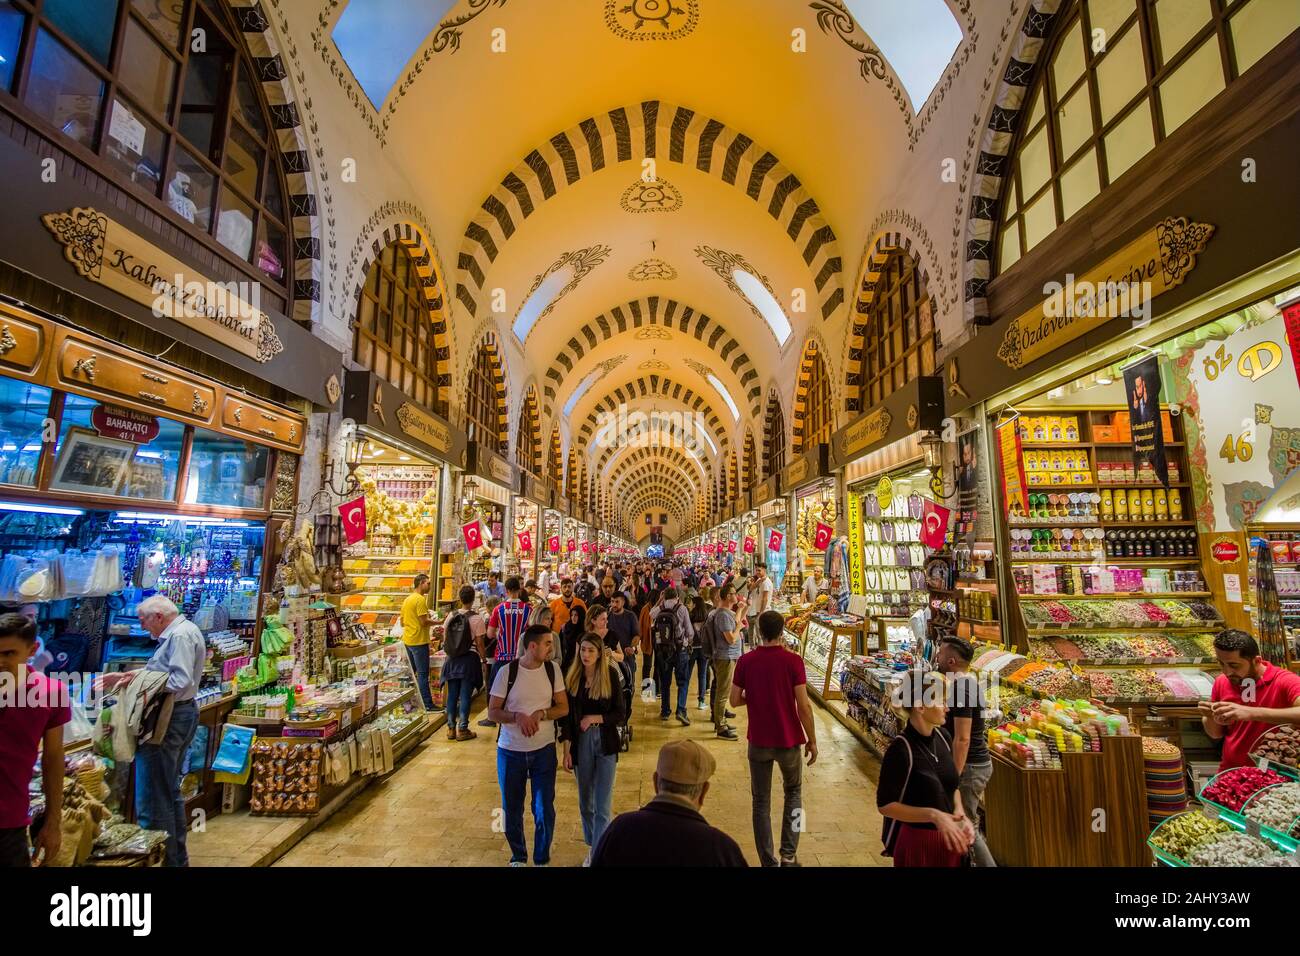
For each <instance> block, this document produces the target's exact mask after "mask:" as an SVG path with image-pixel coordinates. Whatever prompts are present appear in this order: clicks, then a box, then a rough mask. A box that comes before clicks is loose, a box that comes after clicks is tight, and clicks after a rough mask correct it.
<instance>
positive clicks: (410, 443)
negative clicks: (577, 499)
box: [342, 371, 467, 634]
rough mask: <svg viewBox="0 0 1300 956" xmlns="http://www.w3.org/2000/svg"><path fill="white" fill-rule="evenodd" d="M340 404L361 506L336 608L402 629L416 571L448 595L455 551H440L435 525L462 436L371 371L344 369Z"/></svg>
mask: <svg viewBox="0 0 1300 956" xmlns="http://www.w3.org/2000/svg"><path fill="white" fill-rule="evenodd" d="M343 409H344V414H345V416H346V417H347V418H350V419H351V420H352V421H353V422H355V423H356V431H355V434H354V435H353V436H352V439H351V442H352V444H351V445H350V447H348V450H347V455H348V464H349V470H350V474H349V478H350V479H355V481H356V483H357V487H356V491H357V493H358V494H359V495H362V496H364V499H365V510H364V513H363V514H364V522H363V523H362V524H360V525H359V526H357V528H356V529H355V531H354V532H353V534H354V535H355V536H356V537H357V540H356V541H355V542H354V543H352V544H350V545H348V546H347V547H346V550H345V556H344V558H343V562H342V566H343V570H344V571H345V572H347V574H348V577H349V578H350V580H351V583H352V588H353V590H352V591H351V592H349V593H348V594H347V595H345V596H344V597H343V598H342V606H343V608H344V609H345V610H347V611H349V612H352V613H354V614H356V615H357V621H358V623H360V624H362V625H364V626H366V627H368V628H371V629H373V630H375V631H376V632H379V633H384V634H387V633H390V632H393V631H394V629H395V628H397V627H400V621H399V620H398V618H399V616H400V613H401V608H402V601H403V600H405V599H406V597H407V595H409V594H410V593H411V587H412V585H413V583H414V579H415V575H417V574H428V575H430V576H431V577H432V578H433V582H434V583H433V591H432V594H433V595H436V600H437V601H438V603H441V604H447V603H450V602H451V601H453V600H454V597H455V592H454V588H455V585H456V581H455V571H454V563H455V562H454V554H453V553H452V552H449V551H444V552H442V553H440V551H439V541H440V538H439V529H440V528H441V522H442V520H443V515H444V513H445V511H446V507H447V501H448V496H449V495H450V489H451V488H452V487H453V485H452V479H453V474H454V473H458V472H460V471H462V470H463V469H464V468H465V465H466V462H467V455H466V452H467V449H466V443H465V436H464V435H463V434H462V433H461V432H460V431H458V430H457V429H455V428H453V427H452V426H451V425H450V423H448V422H447V421H446V420H445V419H443V418H441V417H440V416H438V415H435V414H433V412H431V411H429V410H428V409H427V408H423V407H422V406H419V405H416V404H414V403H413V402H411V401H409V400H408V399H407V397H406V396H405V395H403V394H402V393H401V392H400V391H398V390H397V389H396V388H394V387H393V386H392V385H390V384H389V383H388V382H387V381H385V380H383V379H381V378H379V377H378V376H377V375H374V374H373V373H371V372H361V371H354V372H349V373H348V375H347V380H346V385H345V398H344V403H343ZM348 494H349V493H347V492H345V494H344V496H343V497H348Z"/></svg>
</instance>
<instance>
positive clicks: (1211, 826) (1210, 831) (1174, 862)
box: [1147, 810, 1231, 866]
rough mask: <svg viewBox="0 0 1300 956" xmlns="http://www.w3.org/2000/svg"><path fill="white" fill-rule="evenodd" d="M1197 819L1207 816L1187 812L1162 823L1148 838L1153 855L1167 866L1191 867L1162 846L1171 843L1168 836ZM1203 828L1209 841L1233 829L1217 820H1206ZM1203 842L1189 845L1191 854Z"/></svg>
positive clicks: (1196, 811) (1190, 811) (1193, 811)
mask: <svg viewBox="0 0 1300 956" xmlns="http://www.w3.org/2000/svg"><path fill="white" fill-rule="evenodd" d="M1196 817H1202V818H1205V815H1204V814H1203V813H1201V811H1200V810H1186V811H1184V812H1182V813H1177V814H1174V816H1172V817H1169V818H1168V819H1167V820H1163V821H1161V822H1160V824H1159V825H1158V826H1157V827H1156V828H1155V829H1154V830H1152V831H1151V835H1150V836H1148V837H1147V846H1148V847H1150V848H1151V853H1152V855H1153V856H1154V857H1155V858H1156V859H1157V860H1158V861H1159V862H1161V863H1163V864H1165V865H1166V866H1189V865H1190V864H1188V862H1187V861H1186V860H1184V859H1183V858H1182V857H1181V856H1179V855H1178V854H1177V853H1174V852H1173V851H1171V850H1169V849H1166V848H1165V846H1162V845H1161V844H1167V843H1169V842H1171V841H1170V840H1168V839H1166V835H1168V834H1170V833H1173V832H1177V831H1178V829H1179V828H1180V827H1183V826H1185V825H1186V823H1187V821H1190V820H1194V819H1195V818H1196ZM1178 821H1183V822H1181V823H1180V822H1178ZM1203 826H1204V828H1205V831H1206V833H1205V839H1208V838H1209V837H1211V836H1213V835H1214V834H1215V833H1226V832H1228V831H1229V830H1230V829H1231V827H1229V826H1228V824H1227V823H1226V822H1224V821H1222V820H1216V819H1214V818H1205V819H1204V823H1203ZM1202 842H1204V840H1201V841H1198V842H1196V843H1194V844H1191V845H1189V846H1188V848H1187V850H1188V852H1189V854H1190V852H1191V851H1192V850H1195V849H1196V847H1198V846H1200V844H1201V843H1202Z"/></svg>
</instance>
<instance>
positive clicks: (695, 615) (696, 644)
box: [687, 594, 713, 710]
mask: <svg viewBox="0 0 1300 956" xmlns="http://www.w3.org/2000/svg"><path fill="white" fill-rule="evenodd" d="M712 610H713V608H712V607H711V606H710V605H709V603H708V601H706V600H705V597H704V595H703V594H696V595H695V601H694V602H693V603H692V604H691V627H693V628H694V629H695V636H694V638H693V639H692V641H691V666H692V667H694V668H696V678H695V681H696V683H695V686H696V693H695V698H696V699H695V705H696V706H697V707H699V709H700V710H704V708H705V707H706V706H708V705H707V704H705V703H704V695H705V694H706V693H707V692H708V690H709V670H710V669H711V662H710V658H708V657H705V656H704V646H703V644H702V642H701V640H700V631H701V629H702V628H703V627H704V622H705V621H707V620H708V619H709V613H710V612H711V611H712ZM689 673H690V672H689V671H688V672H687V674H688V677H689Z"/></svg>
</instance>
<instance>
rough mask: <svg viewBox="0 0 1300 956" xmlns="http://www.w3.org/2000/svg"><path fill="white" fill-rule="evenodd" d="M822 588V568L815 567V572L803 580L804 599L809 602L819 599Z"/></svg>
mask: <svg viewBox="0 0 1300 956" xmlns="http://www.w3.org/2000/svg"><path fill="white" fill-rule="evenodd" d="M821 590H822V569H821V568H820V567H814V568H813V573H812V574H810V575H808V577H807V578H806V579H805V580H804V582H803V599H804V601H805V602H806V603H808V604H813V603H815V602H816V600H817V595H818V594H820V593H821Z"/></svg>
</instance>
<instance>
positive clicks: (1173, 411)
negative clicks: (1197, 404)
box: [1169, 402, 1183, 418]
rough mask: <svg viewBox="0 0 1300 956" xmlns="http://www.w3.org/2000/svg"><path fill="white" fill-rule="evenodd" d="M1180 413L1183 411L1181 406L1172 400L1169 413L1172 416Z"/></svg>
mask: <svg viewBox="0 0 1300 956" xmlns="http://www.w3.org/2000/svg"><path fill="white" fill-rule="evenodd" d="M1182 413H1183V406H1181V405H1179V404H1178V403H1177V402H1174V403H1173V404H1172V405H1170V406H1169V414H1170V415H1172V416H1173V417H1174V418H1177V417H1178V416H1179V415H1181V414H1182Z"/></svg>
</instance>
